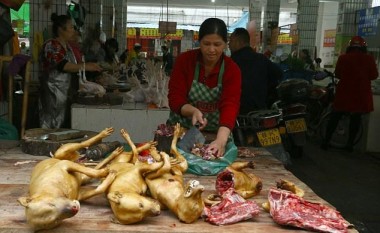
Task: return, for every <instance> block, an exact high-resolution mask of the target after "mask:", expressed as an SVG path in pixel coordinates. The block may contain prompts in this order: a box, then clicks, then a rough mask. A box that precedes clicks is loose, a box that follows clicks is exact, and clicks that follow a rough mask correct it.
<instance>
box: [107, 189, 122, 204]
mask: <svg viewBox="0 0 380 233" xmlns="http://www.w3.org/2000/svg"><path fill="white" fill-rule="evenodd" d="M122 196H123V195H122V194H121V193H119V192H117V191H116V192H111V193H108V194H107V198H108V200H109V201H112V202H114V203H116V204H120V198H121V197H122Z"/></svg>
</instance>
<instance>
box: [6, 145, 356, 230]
mask: <svg viewBox="0 0 380 233" xmlns="http://www.w3.org/2000/svg"><path fill="white" fill-rule="evenodd" d="M250 151H251V152H253V154H254V156H253V155H251V154H250V155H243V154H242V153H239V160H253V161H254V162H255V164H256V167H255V169H254V170H252V172H254V173H255V174H256V175H257V176H259V177H261V179H262V181H263V189H262V191H261V192H260V194H259V195H258V196H255V197H254V198H252V200H254V201H256V202H257V203H258V204H259V205H260V206H261V204H262V203H263V202H265V201H266V200H267V195H268V190H269V188H271V187H274V186H275V182H276V181H277V180H279V179H287V180H289V181H291V182H293V183H295V184H296V185H298V186H299V187H300V188H302V189H304V190H305V196H304V198H305V199H306V200H308V201H312V202H318V203H322V204H326V205H328V206H330V204H329V203H327V202H326V201H325V200H323V199H321V198H320V197H319V196H318V195H317V194H315V193H314V192H313V190H311V189H310V188H309V187H308V186H307V185H306V184H304V183H303V182H302V181H300V180H299V179H298V178H297V177H295V176H294V175H293V174H292V173H290V172H289V171H287V170H286V169H285V168H284V166H283V165H282V164H281V163H280V162H279V161H278V160H276V159H275V158H274V157H273V156H272V155H271V154H269V153H268V152H267V151H266V150H265V149H259V148H250ZM46 158H47V157H43V156H30V155H27V154H24V153H22V152H21V151H20V148H18V147H17V148H14V149H8V150H2V151H1V156H0V161H1V162H0V188H1V190H2V191H1V192H0V211H1V218H0V232H32V231H31V229H30V228H29V226H28V225H27V224H26V220H25V213H24V207H22V206H20V205H19V204H18V203H17V198H18V197H20V196H23V195H25V194H26V193H27V192H28V183H29V179H30V174H31V171H32V169H33V167H34V166H35V165H36V163H37V162H38V161H40V160H43V159H46ZM184 178H185V180H189V179H197V180H199V181H200V183H201V184H202V185H204V186H205V192H204V193H203V195H208V194H210V193H214V192H215V180H216V177H215V176H195V175H191V174H185V177H184ZM111 217H112V211H111V209H110V207H109V204H108V202H107V200H106V198H105V197H104V196H97V197H94V198H92V199H89V200H87V201H85V202H82V204H81V209H80V211H79V213H78V214H77V215H76V216H74V217H72V218H70V219H66V220H65V221H63V223H62V224H61V225H60V226H59V227H57V228H55V229H53V230H50V231H41V232H58V233H59V232H61V233H62V232H64V233H67V232H81V233H82V232H215V231H218V232H220V233H224V232H306V231H302V230H299V229H295V228H291V227H283V226H280V225H278V224H276V223H275V222H274V221H273V220H272V218H271V216H270V214H269V213H267V212H265V211H264V210H262V209H261V210H260V213H259V216H257V217H254V218H253V219H251V220H247V221H243V222H239V223H236V224H232V225H226V226H215V225H211V224H210V223H207V222H205V221H203V220H202V219H199V220H198V221H196V222H195V223H192V224H185V223H181V222H179V221H178V219H177V218H176V216H174V215H173V214H172V213H170V212H169V211H166V210H163V211H162V212H161V214H160V215H159V216H156V217H149V218H146V219H145V220H144V221H143V222H140V223H138V224H133V225H120V224H115V223H112V222H111ZM348 232H350V233H352V232H357V231H356V230H355V229H349V231H348Z"/></svg>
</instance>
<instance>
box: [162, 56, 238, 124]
mask: <svg viewBox="0 0 380 233" xmlns="http://www.w3.org/2000/svg"><path fill="white" fill-rule="evenodd" d="M201 56H202V55H201V52H200V50H199V49H196V50H191V51H188V52H184V53H182V54H180V55H179V56H178V58H177V59H176V61H175V64H174V67H173V71H172V73H171V76H170V81H169V94H168V97H169V106H170V109H171V111H173V112H175V113H177V114H180V111H181V108H182V106H183V105H185V104H187V103H188V102H189V101H188V93H189V91H190V88H191V84H192V82H193V77H194V72H195V66H196V63H197V61H200V60H201V59H200V58H201ZM223 56H224V75H223V82H222V85H223V86H222V93H221V98H220V100H219V102H218V107H219V114H220V119H219V125H220V126H226V127H228V128H229V129H231V130H232V129H233V128H234V126H235V120H236V117H237V115H238V113H239V107H240V94H241V74H240V69H239V67H238V66H237V65H236V64H235V63H234V62H233V61H232V59H231V58H229V57H227V56H225V55H223ZM200 64H201V66H200V71H199V80H198V81H199V82H202V83H204V84H206V85H207V86H209V87H211V88H213V87H216V85H217V84H218V74H219V69H220V65H221V63H220V62H219V63H218V64H217V65H216V66H215V67H214V69H213V71H212V72H211V73H210V75H209V76H208V77H207V79H206V80H203V77H204V76H205V69H204V66H203V65H202V63H201V62H200Z"/></svg>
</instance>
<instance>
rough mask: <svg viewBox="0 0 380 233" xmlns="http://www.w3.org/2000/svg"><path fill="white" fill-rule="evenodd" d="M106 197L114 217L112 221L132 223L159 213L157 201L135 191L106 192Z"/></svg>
mask: <svg viewBox="0 0 380 233" xmlns="http://www.w3.org/2000/svg"><path fill="white" fill-rule="evenodd" d="M107 198H108V200H109V201H110V204H111V208H112V211H113V213H114V215H115V217H116V220H114V221H115V222H117V223H120V224H132V223H136V222H140V221H142V220H143V219H144V218H145V217H153V216H157V215H159V214H160V204H159V203H158V201H156V200H154V199H152V198H148V197H144V196H141V195H139V194H137V193H132V192H131V193H120V192H117V191H116V192H111V193H108V195H107Z"/></svg>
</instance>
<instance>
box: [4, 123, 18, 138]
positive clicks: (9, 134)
mask: <svg viewBox="0 0 380 233" xmlns="http://www.w3.org/2000/svg"><path fill="white" fill-rule="evenodd" d="M0 140H18V131H17V129H16V127H15V126H14V125H12V124H11V123H9V122H8V121H6V120H4V119H2V118H0Z"/></svg>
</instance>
